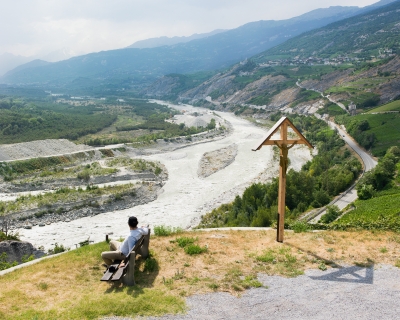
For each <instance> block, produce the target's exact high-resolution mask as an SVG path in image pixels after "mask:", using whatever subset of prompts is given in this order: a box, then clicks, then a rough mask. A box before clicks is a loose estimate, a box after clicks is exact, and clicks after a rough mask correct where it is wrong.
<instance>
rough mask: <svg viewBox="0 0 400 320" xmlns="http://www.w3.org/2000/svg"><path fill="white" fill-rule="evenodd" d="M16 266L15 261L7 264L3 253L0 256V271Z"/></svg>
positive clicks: (5, 255)
mask: <svg viewBox="0 0 400 320" xmlns="http://www.w3.org/2000/svg"><path fill="white" fill-rule="evenodd" d="M17 264H18V262H17V261H14V262H11V263H10V262H7V253H5V252H3V253H2V254H0V271H1V270H5V269H8V268H12V267H15V266H16V265H17Z"/></svg>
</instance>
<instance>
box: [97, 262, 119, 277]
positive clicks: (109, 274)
mask: <svg viewBox="0 0 400 320" xmlns="http://www.w3.org/2000/svg"><path fill="white" fill-rule="evenodd" d="M118 265H119V264H112V265H110V266H109V267H108V268H107V271H106V272H105V273H104V275H103V277H102V278H101V279H100V281H109V280H110V279H111V277H112V276H113V274H114V272H115V271H113V272H111V271H110V267H113V268H114V270H116V269H117V268H118Z"/></svg>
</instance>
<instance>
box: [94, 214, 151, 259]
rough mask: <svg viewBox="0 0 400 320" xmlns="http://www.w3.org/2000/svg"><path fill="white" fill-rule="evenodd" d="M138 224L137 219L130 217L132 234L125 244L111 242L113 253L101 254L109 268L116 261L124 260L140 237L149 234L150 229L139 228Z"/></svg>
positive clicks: (130, 233) (129, 223)
mask: <svg viewBox="0 0 400 320" xmlns="http://www.w3.org/2000/svg"><path fill="white" fill-rule="evenodd" d="M138 223H139V222H138V220H137V218H136V217H129V219H128V225H129V229H130V232H129V235H128V236H127V237H126V238H125V240H124V242H122V243H121V242H119V241H116V240H111V241H110V250H111V251H105V252H103V253H102V254H101V257H102V258H103V260H104V262H105V263H106V265H107V266H110V265H111V264H112V263H113V261H114V260H124V259H125V258H126V256H127V255H128V254H129V252H131V250H132V248H133V247H134V246H135V244H136V242H137V241H138V240H139V239H140V237H141V236H142V235H147V234H148V233H149V229H148V228H146V227H142V228H138V227H137V225H138Z"/></svg>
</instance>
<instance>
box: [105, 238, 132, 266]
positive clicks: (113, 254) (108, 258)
mask: <svg viewBox="0 0 400 320" xmlns="http://www.w3.org/2000/svg"><path fill="white" fill-rule="evenodd" d="M120 245H121V242H119V241H116V240H111V241H110V251H104V252H102V253H101V257H102V259H103V261H104V263H105V264H106V265H108V266H109V265H111V264H112V263H113V261H114V260H124V259H125V258H126V257H125V255H124V254H123V253H122V252H121V251H119V250H118V248H119V247H120Z"/></svg>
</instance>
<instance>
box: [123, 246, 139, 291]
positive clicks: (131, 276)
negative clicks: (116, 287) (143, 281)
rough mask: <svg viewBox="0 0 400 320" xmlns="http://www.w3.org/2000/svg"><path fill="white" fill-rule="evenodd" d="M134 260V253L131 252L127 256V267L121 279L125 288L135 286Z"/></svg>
mask: <svg viewBox="0 0 400 320" xmlns="http://www.w3.org/2000/svg"><path fill="white" fill-rule="evenodd" d="M135 259H136V253H135V252H131V255H130V256H129V265H128V267H127V269H128V270H127V271H126V274H125V275H124V276H123V277H122V283H123V284H125V285H127V286H134V285H135Z"/></svg>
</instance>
